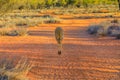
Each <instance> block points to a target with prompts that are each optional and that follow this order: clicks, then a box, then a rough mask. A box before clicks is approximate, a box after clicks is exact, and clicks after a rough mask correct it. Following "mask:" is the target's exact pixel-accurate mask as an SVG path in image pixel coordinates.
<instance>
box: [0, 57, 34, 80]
mask: <svg viewBox="0 0 120 80" xmlns="http://www.w3.org/2000/svg"><path fill="white" fill-rule="evenodd" d="M15 59H16V60H15ZM17 60H18V58H17V57H10V58H8V57H7V58H5V57H2V58H1V59H0V80H29V79H28V78H27V74H28V72H29V70H30V69H31V68H32V65H31V63H30V62H29V61H28V60H27V59H26V58H22V59H20V60H19V61H17Z"/></svg>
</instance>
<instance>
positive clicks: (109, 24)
mask: <svg viewBox="0 0 120 80" xmlns="http://www.w3.org/2000/svg"><path fill="white" fill-rule="evenodd" d="M87 31H88V33H89V34H95V35H97V36H112V37H113V36H114V37H116V38H117V39H119V35H120V22H119V21H118V20H117V19H115V20H112V21H104V22H101V23H99V24H94V25H90V26H89V28H88V30H87Z"/></svg>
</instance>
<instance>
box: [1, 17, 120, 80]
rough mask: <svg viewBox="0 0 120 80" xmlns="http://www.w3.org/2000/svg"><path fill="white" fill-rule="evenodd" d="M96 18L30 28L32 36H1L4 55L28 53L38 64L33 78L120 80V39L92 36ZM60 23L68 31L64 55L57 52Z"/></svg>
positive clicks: (35, 63) (26, 54)
mask: <svg viewBox="0 0 120 80" xmlns="http://www.w3.org/2000/svg"><path fill="white" fill-rule="evenodd" d="M94 21H96V20H75V19H72V20H69V19H66V20H65V21H64V22H63V23H61V24H51V25H49V24H48V25H46V24H45V25H44V24H43V25H40V27H33V28H30V29H29V30H30V32H29V33H30V35H29V36H25V37H9V36H8V37H1V38H0V54H4V55H14V56H16V55H18V56H27V57H28V58H29V59H30V60H31V61H32V62H33V64H34V67H33V68H32V70H31V71H30V74H29V77H30V78H31V80H33V79H34V80H120V41H118V40H115V39H114V38H99V39H98V38H95V37H94V36H90V35H88V34H87V33H86V31H85V30H86V26H87V25H88V24H89V23H91V22H94ZM99 21H100V20H98V22H99ZM56 26H62V27H63V29H64V31H65V38H64V41H63V52H62V55H58V54H57V45H56V41H55V39H54V29H55V28H56Z"/></svg>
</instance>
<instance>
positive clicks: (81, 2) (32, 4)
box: [0, 0, 120, 10]
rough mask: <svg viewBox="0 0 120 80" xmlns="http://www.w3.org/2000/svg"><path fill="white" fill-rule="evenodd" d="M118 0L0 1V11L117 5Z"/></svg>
mask: <svg viewBox="0 0 120 80" xmlns="http://www.w3.org/2000/svg"><path fill="white" fill-rule="evenodd" d="M118 2H120V0H0V8H1V9H2V10H4V9H7V8H10V9H25V8H29V9H40V8H51V7H78V8H79V7H90V6H94V5H106V4H107V5H110V4H113V5H118Z"/></svg>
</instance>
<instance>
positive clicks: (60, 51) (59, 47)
mask: <svg viewBox="0 0 120 80" xmlns="http://www.w3.org/2000/svg"><path fill="white" fill-rule="evenodd" d="M61 53H62V44H58V54H59V55H60V54H61Z"/></svg>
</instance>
